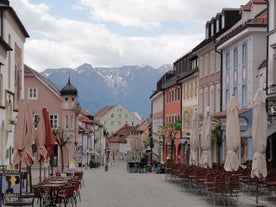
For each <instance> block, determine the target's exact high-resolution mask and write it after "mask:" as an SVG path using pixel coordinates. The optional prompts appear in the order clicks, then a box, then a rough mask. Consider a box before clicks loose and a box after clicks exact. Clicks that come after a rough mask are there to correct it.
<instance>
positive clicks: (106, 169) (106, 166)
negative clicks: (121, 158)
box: [104, 163, 108, 172]
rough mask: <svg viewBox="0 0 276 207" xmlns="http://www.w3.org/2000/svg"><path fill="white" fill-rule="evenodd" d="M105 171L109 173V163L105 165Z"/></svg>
mask: <svg viewBox="0 0 276 207" xmlns="http://www.w3.org/2000/svg"><path fill="white" fill-rule="evenodd" d="M104 170H105V172H107V171H108V163H105V166H104Z"/></svg>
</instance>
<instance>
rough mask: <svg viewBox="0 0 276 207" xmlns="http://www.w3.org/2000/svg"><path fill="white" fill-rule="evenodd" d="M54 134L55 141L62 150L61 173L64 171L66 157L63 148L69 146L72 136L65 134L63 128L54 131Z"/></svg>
mask: <svg viewBox="0 0 276 207" xmlns="http://www.w3.org/2000/svg"><path fill="white" fill-rule="evenodd" d="M53 134H54V136H55V141H56V142H57V144H58V146H59V148H60V153H61V154H60V155H61V171H63V170H64V157H63V147H64V145H66V144H67V142H68V141H69V140H70V138H71V137H72V135H71V134H70V135H68V134H65V133H64V130H63V129H61V128H58V129H53Z"/></svg>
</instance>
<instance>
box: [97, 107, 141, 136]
mask: <svg viewBox="0 0 276 207" xmlns="http://www.w3.org/2000/svg"><path fill="white" fill-rule="evenodd" d="M94 119H95V121H98V122H100V123H101V124H102V125H104V128H105V132H106V133H108V134H109V135H111V134H113V133H114V132H116V131H117V130H118V129H120V128H121V127H122V126H124V125H125V124H127V125H130V126H136V125H139V124H141V122H142V118H141V117H140V116H139V115H138V114H137V113H134V112H130V111H129V110H128V108H126V107H125V106H124V105H123V104H121V103H118V104H116V105H112V106H105V107H104V108H102V109H101V110H100V111H98V112H97V113H96V114H95V115H94Z"/></svg>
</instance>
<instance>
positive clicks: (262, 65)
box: [258, 60, 267, 69]
mask: <svg viewBox="0 0 276 207" xmlns="http://www.w3.org/2000/svg"><path fill="white" fill-rule="evenodd" d="M266 66H267V60H263V62H262V63H261V65H260V66H259V67H258V69H261V68H264V67H266Z"/></svg>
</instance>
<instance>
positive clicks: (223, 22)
mask: <svg viewBox="0 0 276 207" xmlns="http://www.w3.org/2000/svg"><path fill="white" fill-rule="evenodd" d="M224 27H225V16H224V15H222V17H221V29H223V28H224Z"/></svg>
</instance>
